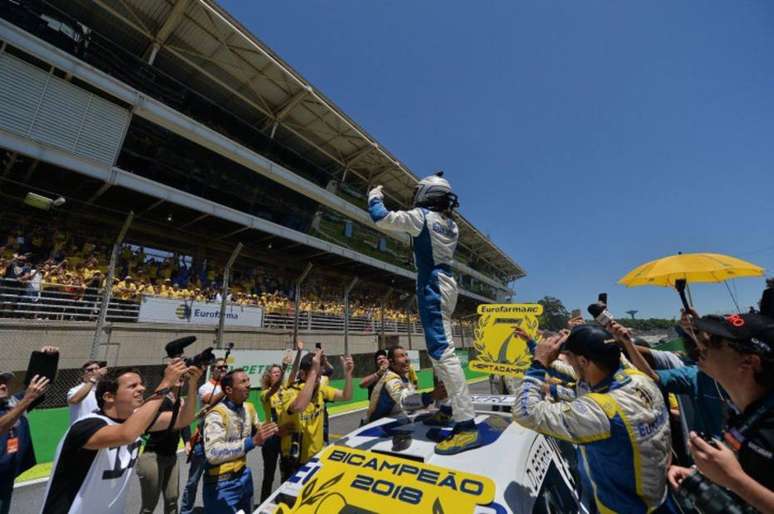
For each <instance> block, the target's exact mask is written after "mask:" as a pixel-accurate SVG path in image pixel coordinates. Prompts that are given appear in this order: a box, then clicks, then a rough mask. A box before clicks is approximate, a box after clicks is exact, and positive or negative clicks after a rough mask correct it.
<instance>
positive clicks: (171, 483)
mask: <svg viewBox="0 0 774 514" xmlns="http://www.w3.org/2000/svg"><path fill="white" fill-rule="evenodd" d="M182 385H183V381H182V380H180V381H178V383H177V388H178V391H179V390H180V387H182ZM175 399H176V394H175V391H174V390H172V391H170V392H169V393H168V394H167V395H166V397H165V398H164V400H163V402H162V404H161V407H159V412H160V413H162V412H171V411H172V410H173V409H174V408H175ZM181 405H182V402H181ZM181 436H182V438H183V442H184V443H186V444H187V443H188V442H189V441H190V439H191V428H190V427H189V426H188V425H186V426H184V427H183V428H182V429H180V430H176V429H172V430H164V431H160V432H151V433H150V435H149V436H148V439H147V440H146V442H145V446H144V447H143V449H142V454H141V455H140V456H139V457H138V459H137V477H138V478H139V479H140V494H141V498H142V506H141V508H140V514H152V513H153V511H154V510H155V509H156V504H157V503H158V501H159V496H160V495H161V493H162V491H163V494H164V514H177V497H178V492H179V487H180V486H179V482H180V477H179V475H180V472H179V470H178V465H177V446H178V443H179V442H180V437H181Z"/></svg>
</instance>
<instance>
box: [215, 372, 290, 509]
mask: <svg viewBox="0 0 774 514" xmlns="http://www.w3.org/2000/svg"><path fill="white" fill-rule="evenodd" d="M220 384H221V387H222V388H223V392H224V394H225V398H224V399H223V401H222V402H220V403H218V404H217V405H215V406H214V407H213V408H212V409H211V410H210V411H209V413H207V416H206V417H205V418H204V452H205V456H206V457H207V469H206V473H205V476H204V490H203V498H204V510H205V512H208V513H213V514H221V513H234V512H240V511H243V512H252V510H253V475H252V472H251V471H250V468H249V467H247V456H246V454H247V452H249V451H250V450H252V449H253V448H255V447H256V446H260V445H262V444H263V443H264V441H266V440H267V439H269V438H270V437H271V436H273V435H274V434H276V433H277V425H276V424H275V423H272V422H267V423H264V424H260V423H259V422H258V414H257V413H256V412H255V408H254V407H253V405H252V404H251V403H249V402H247V397H248V396H249V395H250V377H249V376H248V375H247V373H245V372H244V370H241V369H237V370H233V371H230V372H228V373H226V375H225V376H224V377H223V378H222V379H221V383H220Z"/></svg>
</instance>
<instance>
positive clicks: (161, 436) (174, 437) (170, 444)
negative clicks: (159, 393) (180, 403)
mask: <svg viewBox="0 0 774 514" xmlns="http://www.w3.org/2000/svg"><path fill="white" fill-rule="evenodd" d="M174 406H175V403H174V402H173V401H172V400H170V399H169V397H166V398H164V401H163V402H161V407H159V414H161V413H162V412H170V411H171V410H172V409H173V408H174ZM156 418H158V415H156ZM154 422H155V420H154ZM184 439H185V438H184ZM179 442H180V430H161V431H158V432H151V433H150V435H148V440H147V441H146V442H145V451H146V452H154V453H158V454H159V455H175V454H176V453H177V444H178V443H179Z"/></svg>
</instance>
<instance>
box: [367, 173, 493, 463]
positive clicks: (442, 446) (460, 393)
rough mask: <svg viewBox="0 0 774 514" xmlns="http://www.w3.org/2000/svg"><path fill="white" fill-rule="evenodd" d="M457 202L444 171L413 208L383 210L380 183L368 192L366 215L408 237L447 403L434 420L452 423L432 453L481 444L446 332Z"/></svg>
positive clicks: (423, 185)
mask: <svg viewBox="0 0 774 514" xmlns="http://www.w3.org/2000/svg"><path fill="white" fill-rule="evenodd" d="M458 206H459V203H458V202H457V195H455V194H454V193H453V192H452V189H451V186H450V185H449V182H448V181H447V180H446V179H445V178H443V172H438V173H437V174H435V175H431V176H429V177H425V178H423V179H422V180H420V181H419V184H418V185H417V187H416V191H415V193H414V208H413V209H411V210H409V211H389V210H387V208H386V207H385V206H384V193H383V192H382V186H376V187H375V188H373V189H372V190H371V191H369V192H368V211H369V213H370V214H371V219H372V220H373V221H374V222H375V223H376V224H377V225H379V226H380V227H383V228H386V229H389V230H392V231H395V232H403V233H407V234H409V235H410V236H411V237H412V239H413V243H414V244H413V246H414V261H415V263H416V267H417V304H418V307H419V316H420V318H421V320H422V326H423V328H424V331H425V342H426V344H427V351H428V353H429V355H430V357H431V360H432V363H433V368H434V369H435V373H436V375H437V376H438V378H439V379H440V380H441V382H443V384H444V386H445V387H446V391H447V393H448V395H449V401H450V403H451V405H450V406H449V405H448V404H447V405H443V406H442V407H441V409H442V410H441V416H440V417H439V418H436V420H437V421H440V422H444V421H447V420H450V419H451V418H452V417H453V420H454V422H455V424H454V430H453V431H452V433H451V435H450V436H449V437H448V438H447V439H445V440H443V441H440V442H439V443H438V444H436V446H435V452H436V453H438V454H441V455H453V454H455V453H459V452H462V451H465V450H469V449H472V448H477V447H479V446H481V445H482V444H483V441H482V438H481V437H480V435H479V433H478V430H477V429H476V423H475V420H474V417H475V413H474V411H473V402H472V400H471V398H470V393H469V391H468V385H467V383H466V382H465V374H464V372H463V370H462V365H461V364H460V360H459V358H458V357H457V355H456V354H455V353H454V341H453V340H452V332H451V315H452V313H453V312H454V307H455V306H456V304H457V283H456V282H455V280H454V277H453V276H452V272H451V262H452V258H453V256H454V250H455V249H456V247H457V240H458V237H459V229H458V228H457V224H456V223H455V222H454V220H453V219H452V211H453V210H454V209H455V208H456V207H458ZM443 416H446V419H443Z"/></svg>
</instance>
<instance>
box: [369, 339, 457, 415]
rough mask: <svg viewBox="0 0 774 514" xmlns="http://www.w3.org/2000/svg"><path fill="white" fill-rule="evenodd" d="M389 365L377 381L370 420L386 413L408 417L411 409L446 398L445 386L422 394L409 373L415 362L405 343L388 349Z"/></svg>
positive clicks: (371, 403) (370, 409)
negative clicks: (404, 347) (404, 346)
mask: <svg viewBox="0 0 774 514" xmlns="http://www.w3.org/2000/svg"><path fill="white" fill-rule="evenodd" d="M387 360H388V362H389V366H390V367H389V368H388V370H387V371H386V372H385V373H384V375H383V376H382V378H381V379H380V380H379V381H378V382H377V383H376V387H375V388H374V394H373V395H372V396H371V398H370V403H369V405H368V422H369V423H371V422H372V421H376V420H377V419H381V418H384V417H386V416H405V415H406V414H407V413H409V412H410V411H414V410H418V409H422V408H425V407H427V406H428V405H430V404H431V403H432V402H433V401H436V400H442V399H444V398H445V397H446V391H445V390H444V389H443V386H442V385H441V386H440V387H437V388H435V389H434V390H433V392H432V393H421V394H420V393H418V392H417V384H416V381H414V382H412V381H411V378H410V376H409V371H410V370H411V361H409V356H408V353H406V350H404V349H403V347H402V346H393V347H392V348H390V349H389V350H388V351H387Z"/></svg>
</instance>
